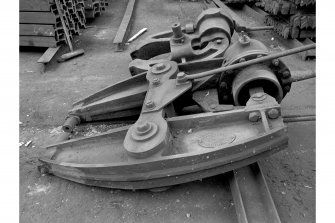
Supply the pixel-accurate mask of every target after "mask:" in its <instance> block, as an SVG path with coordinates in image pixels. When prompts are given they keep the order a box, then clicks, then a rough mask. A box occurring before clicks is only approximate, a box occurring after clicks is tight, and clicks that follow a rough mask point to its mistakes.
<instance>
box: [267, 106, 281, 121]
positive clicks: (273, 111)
mask: <svg viewBox="0 0 335 223" xmlns="http://www.w3.org/2000/svg"><path fill="white" fill-rule="evenodd" d="M267 114H268V117H269V118H270V119H276V118H278V117H279V111H278V109H275V108H271V109H270V110H269V111H268V112H267Z"/></svg>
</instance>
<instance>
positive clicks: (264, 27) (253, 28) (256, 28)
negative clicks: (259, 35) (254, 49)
mask: <svg viewBox="0 0 335 223" xmlns="http://www.w3.org/2000/svg"><path fill="white" fill-rule="evenodd" d="M273 29H274V26H259V27H247V28H246V30H247V32H252V31H262V30H273Z"/></svg>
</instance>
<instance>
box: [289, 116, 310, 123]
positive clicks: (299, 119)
mask: <svg viewBox="0 0 335 223" xmlns="http://www.w3.org/2000/svg"><path fill="white" fill-rule="evenodd" d="M315 120H316V117H315V116H305V117H285V116H284V117H283V121H284V122H307V121H315Z"/></svg>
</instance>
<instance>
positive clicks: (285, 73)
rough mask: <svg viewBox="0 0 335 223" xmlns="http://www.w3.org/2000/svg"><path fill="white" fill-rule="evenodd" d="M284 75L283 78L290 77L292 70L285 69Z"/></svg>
mask: <svg viewBox="0 0 335 223" xmlns="http://www.w3.org/2000/svg"><path fill="white" fill-rule="evenodd" d="M282 76H283V78H289V77H290V71H288V70H285V71H283V73H282Z"/></svg>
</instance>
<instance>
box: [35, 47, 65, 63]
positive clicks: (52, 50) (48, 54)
mask: <svg viewBox="0 0 335 223" xmlns="http://www.w3.org/2000/svg"><path fill="white" fill-rule="evenodd" d="M59 48H60V46H57V47H49V48H48V49H47V50H46V51H45V52H44V54H43V55H42V56H41V57H40V59H38V61H37V63H49V62H50V61H51V59H52V58H53V57H54V56H55V54H56V53H57V51H58V50H59Z"/></svg>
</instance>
